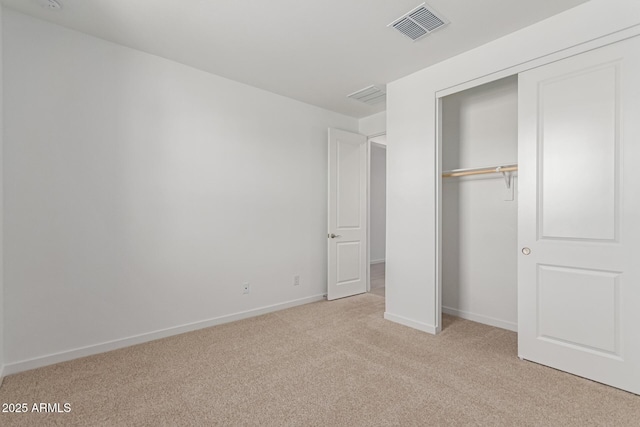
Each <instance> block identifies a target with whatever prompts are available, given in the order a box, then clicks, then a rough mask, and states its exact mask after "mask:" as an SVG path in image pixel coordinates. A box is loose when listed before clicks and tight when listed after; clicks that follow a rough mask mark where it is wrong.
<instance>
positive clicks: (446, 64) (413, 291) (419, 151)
mask: <svg viewBox="0 0 640 427" xmlns="http://www.w3.org/2000/svg"><path fill="white" fill-rule="evenodd" d="M596 22H597V23H598V25H594V23H596ZM638 24H640V2H638V1H636V0H591V1H590V2H587V3H585V4H583V5H580V6H578V7H576V8H573V9H570V10H568V11H566V12H564V13H562V14H559V15H556V16H554V17H551V18H549V19H547V20H545V21H542V22H540V23H538V24H535V25H532V26H530V27H527V28H524V29H523V30H520V31H518V32H516V33H513V34H510V35H508V36H506V37H503V38H501V39H499V40H496V41H494V42H492V43H489V44H486V45H484V46H481V47H479V48H477V49H474V50H471V51H469V52H466V53H464V54H461V55H458V56H456V57H454V58H451V59H449V60H447V61H443V62H441V63H439V64H436V65H434V66H432V67H429V68H426V69H424V70H422V71H419V72H417V73H414V74H412V75H410V76H407V77H405V78H403V79H400V80H397V81H395V82H392V83H390V84H389V85H387V93H388V96H387V136H388V140H389V144H388V148H387V219H388V221H387V265H386V284H387V287H386V312H385V318H387V319H390V320H393V321H396V322H399V323H402V324H405V325H408V326H411V327H414V328H417V329H421V330H424V331H427V332H432V333H434V332H437V330H438V328H439V326H440V325H439V319H438V318H437V309H436V307H437V306H436V298H437V297H438V293H437V280H436V265H437V264H436V263H437V260H436V256H437V251H436V248H437V242H436V236H437V235H436V188H437V187H436V185H437V177H436V174H435V170H436V162H437V156H436V97H435V94H436V92H438V91H440V90H443V89H445V88H449V87H451V86H455V85H458V84H461V83H463V82H469V81H470V80H473V79H479V78H482V77H485V76H488V75H490V74H492V73H497V72H499V71H501V70H502V71H504V70H507V69H509V68H510V67H516V66H518V65H519V64H524V63H526V62H527V61H534V60H536V59H537V58H541V57H543V56H545V55H550V54H553V53H556V52H559V51H561V50H563V49H568V48H570V47H572V46H576V45H578V44H581V43H584V42H587V41H589V40H593V39H596V38H598V37H602V36H605V35H607V34H611V33H613V32H616V31H620V30H624V29H626V28H629V27H631V26H634V25H638ZM633 31H635V30H633Z"/></svg>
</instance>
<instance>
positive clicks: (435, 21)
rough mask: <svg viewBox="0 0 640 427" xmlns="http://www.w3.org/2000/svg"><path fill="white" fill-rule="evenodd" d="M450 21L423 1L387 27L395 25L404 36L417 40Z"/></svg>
mask: <svg viewBox="0 0 640 427" xmlns="http://www.w3.org/2000/svg"><path fill="white" fill-rule="evenodd" d="M448 23H449V21H448V20H447V19H446V18H445V17H444V16H442V15H440V14H439V13H438V12H436V11H435V10H433V9H431V8H427V4H426V3H422V4H421V5H420V6H418V7H416V8H415V9H413V10H411V11H409V12H408V13H406V14H404V15H403V16H401V17H400V18H398V19H396V20H395V21H393V22H392V23H391V24H389V25H387V27H393V28H395V29H396V30H398V31H400V32H401V33H402V34H403V35H404V36H406V37H409V38H410V39H411V40H413V41H416V40H418V39H420V38H422V37H424V36H426V35H428V34H430V33H432V32H433V31H435V30H437V29H438V28H442V27H444V26H445V25H446V24H448Z"/></svg>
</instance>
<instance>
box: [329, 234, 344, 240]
mask: <svg viewBox="0 0 640 427" xmlns="http://www.w3.org/2000/svg"><path fill="white" fill-rule="evenodd" d="M329 237H331V238H332V239H335V238H336V237H342V236H341V235H339V234H333V233H331V234H329Z"/></svg>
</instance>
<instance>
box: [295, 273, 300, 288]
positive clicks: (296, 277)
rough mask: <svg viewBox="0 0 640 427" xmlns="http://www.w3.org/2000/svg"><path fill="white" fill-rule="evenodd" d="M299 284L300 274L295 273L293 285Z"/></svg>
mask: <svg viewBox="0 0 640 427" xmlns="http://www.w3.org/2000/svg"><path fill="white" fill-rule="evenodd" d="M299 285H300V276H298V275H297V274H296V275H295V276H293V286H299Z"/></svg>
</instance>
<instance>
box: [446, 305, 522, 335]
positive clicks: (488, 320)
mask: <svg viewBox="0 0 640 427" xmlns="http://www.w3.org/2000/svg"><path fill="white" fill-rule="evenodd" d="M442 312H443V313H445V314H450V315H451V316H456V317H461V318H462V319H467V320H471V321H474V322H478V323H484V324H485V325H489V326H495V327H496V328H502V329H507V330H509V331H514V332H518V324H517V323H515V322H509V321H506V320H501V319H496V318H494V317H489V316H483V315H481V314H475V313H470V312H468V311H464V310H458V309H455V308H451V307H444V306H443V307H442Z"/></svg>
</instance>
